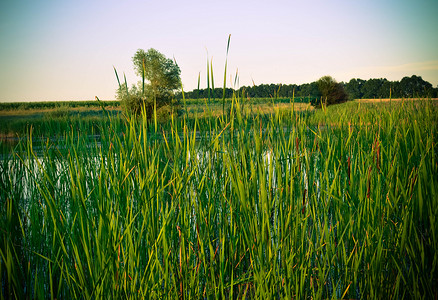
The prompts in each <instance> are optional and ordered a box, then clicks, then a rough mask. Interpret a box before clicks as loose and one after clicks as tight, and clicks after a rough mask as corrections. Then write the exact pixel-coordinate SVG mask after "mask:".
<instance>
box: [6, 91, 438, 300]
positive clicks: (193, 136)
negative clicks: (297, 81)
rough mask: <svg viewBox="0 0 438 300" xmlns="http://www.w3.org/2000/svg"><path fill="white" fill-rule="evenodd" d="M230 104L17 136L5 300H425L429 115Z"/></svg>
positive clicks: (432, 246) (9, 161) (435, 204)
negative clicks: (221, 109) (217, 109)
mask: <svg viewBox="0 0 438 300" xmlns="http://www.w3.org/2000/svg"><path fill="white" fill-rule="evenodd" d="M230 104H231V106H232V108H230V109H228V110H227V112H226V114H217V115H216V114H209V112H208V106H207V108H206V113H205V115H203V117H202V118H201V117H198V116H197V114H193V115H191V116H189V115H188V114H183V115H182V116H180V117H179V118H176V117H175V118H174V117H171V118H170V119H169V120H168V121H167V122H161V123H160V122H154V120H149V121H148V119H147V118H146V117H145V116H144V117H142V116H141V115H140V116H136V115H129V114H128V115H117V116H114V115H112V114H107V115H106V117H105V118H100V119H96V120H95V121H94V123H92V126H91V125H90V123H89V122H85V121H84V122H81V119H77V120H76V121H75V122H71V123H68V121H65V122H67V123H65V124H63V125H62V124H61V125H59V126H60V127H57V126H58V125H55V123H50V122H49V123H47V124H46V126H45V127H44V130H40V129H39V128H35V127H29V128H28V132H27V135H26V136H25V138H24V139H20V140H19V142H18V143H17V144H16V145H14V147H13V148H12V149H9V150H8V152H7V153H4V154H3V156H2V159H1V161H0V184H1V185H0V189H1V193H0V210H1V211H0V228H1V230H0V236H1V239H0V243H1V244H0V282H1V295H2V298H14V297H15V298H20V299H25V298H41V299H47V298H57V299H59V298H86V299H90V298H91V299H95V298H146V297H147V298H204V299H206V298H221V299H225V298H260V299H273V298H277V299H278V298H287V299H291V298H301V299H303V298H313V299H322V298H324V299H326V298H357V299H358V298H385V299H387V298H391V299H399V298H416V299H417V298H433V297H436V296H437V288H436V282H437V280H438V271H437V263H438V255H437V245H438V240H437V234H438V228H437V227H438V222H437V221H436V220H437V217H438V216H437V214H438V200H437V199H438V195H437V186H438V160H437V150H438V149H437V115H438V113H437V105H436V104H434V103H433V102H431V101H428V100H422V101H410V102H397V103H391V104H388V105H382V104H379V103H369V104H363V103H358V102H347V103H344V104H341V105H337V106H335V107H327V108H325V107H323V109H321V110H312V111H310V110H304V111H298V110H295V109H294V104H293V103H290V104H289V105H284V106H282V107H281V108H280V107H275V106H274V107H273V110H271V111H268V112H265V113H262V112H260V111H259V112H257V111H251V110H248V109H244V108H243V109H242V107H241V105H242V99H241V98H240V97H234V98H233V101H232V102H231V103H230ZM66 124H67V125H66ZM60 128H70V129H69V130H62V131H60ZM97 131H98V136H99V138H98V139H95V138H92V136H93V135H94V133H96V132H97ZM60 132H61V133H60ZM53 136H57V138H51V137H53Z"/></svg>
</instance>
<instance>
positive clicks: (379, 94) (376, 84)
mask: <svg viewBox="0 0 438 300" xmlns="http://www.w3.org/2000/svg"><path fill="white" fill-rule="evenodd" d="M340 84H341V85H342V86H343V87H344V89H345V92H346V93H347V95H348V99H349V100H354V99H374V98H376V99H378V98H389V97H390V96H391V97H392V98H416V97H425V98H429V97H430V98H437V97H438V87H435V88H434V87H433V86H432V84H431V83H429V82H427V81H425V80H423V79H422V78H421V76H416V75H413V76H411V77H404V78H403V79H402V80H400V81H389V80H387V79H386V78H380V79H369V80H363V79H356V78H354V79H351V80H350V81H349V82H348V83H344V82H340ZM233 92H238V94H239V95H241V94H242V92H244V93H245V96H246V97H250V98H291V97H292V96H293V95H295V97H297V98H298V97H299V98H303V97H309V98H314V99H319V98H321V96H322V94H321V91H320V88H319V87H318V81H314V82H311V83H305V84H301V85H297V84H260V85H253V86H243V87H241V88H239V89H238V90H233V89H231V88H227V89H225V97H226V98H231V97H232V95H233ZM184 96H185V98H187V99H198V98H208V89H195V90H193V91H189V92H185V93H184ZM222 96H223V89H222V88H215V89H214V90H213V89H211V88H210V97H211V98H222ZM176 97H177V99H182V93H181V92H179V93H177V94H176ZM307 99H308V98H307Z"/></svg>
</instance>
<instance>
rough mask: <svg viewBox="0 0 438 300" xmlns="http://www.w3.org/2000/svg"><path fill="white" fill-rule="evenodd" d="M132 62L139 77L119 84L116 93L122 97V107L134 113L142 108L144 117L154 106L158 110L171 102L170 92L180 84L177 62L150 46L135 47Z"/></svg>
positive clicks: (172, 94)
mask: <svg viewBox="0 0 438 300" xmlns="http://www.w3.org/2000/svg"><path fill="white" fill-rule="evenodd" d="M132 62H133V63H134V70H135V72H136V74H137V75H138V76H139V77H140V78H141V80H140V81H139V82H138V83H137V85H132V86H131V88H128V87H127V86H126V84H122V85H120V86H119V89H118V90H117V92H116V97H117V99H120V100H122V102H123V105H124V107H125V108H126V109H127V110H130V111H132V112H134V113H137V114H138V113H140V112H141V110H142V108H144V109H145V110H146V115H147V117H148V118H151V117H152V116H153V111H154V107H155V108H156V109H157V110H158V109H159V108H161V107H163V106H167V105H174V104H175V101H173V99H174V95H175V94H174V93H175V92H176V91H177V90H178V89H179V88H180V85H181V79H180V74H181V70H180V68H179V67H178V65H177V64H176V63H175V62H174V61H172V60H171V59H168V58H166V57H165V56H164V55H163V54H161V53H160V52H158V51H157V50H155V49H153V48H151V49H149V50H148V51H144V50H143V49H138V50H137V52H136V53H135V54H134V56H133V57H132Z"/></svg>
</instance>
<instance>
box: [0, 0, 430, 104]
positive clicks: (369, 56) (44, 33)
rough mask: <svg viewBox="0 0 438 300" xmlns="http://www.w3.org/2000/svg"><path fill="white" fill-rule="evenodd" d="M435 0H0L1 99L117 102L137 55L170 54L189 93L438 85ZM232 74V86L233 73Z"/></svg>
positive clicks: (132, 77) (132, 76) (132, 79)
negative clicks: (418, 79) (120, 78)
mask: <svg viewBox="0 0 438 300" xmlns="http://www.w3.org/2000/svg"><path fill="white" fill-rule="evenodd" d="M437 15H438V1H436V0H415V1H414V0H412V1H408V0H399V1H396V0H378V1H377V0H366V1H363V0H358V1H347V0H332V1H322V0H320V1H317V0H306V1H286V0H270V1H266V0H263V1H258V0H251V1H250V0H243V1H239V0H233V1H231V0H221V1H217V0H216V1H209V0H202V1H201V0H188V1H169V0H159V1H157V0H153V1H134V0H127V1H112V0H106V1H93V0H76V1H56V0H39V1H29V0H15V1H1V2H0V101H2V102H9V101H46V100H47V101H55V100H89V99H94V97H95V96H98V97H99V98H100V99H105V100H106V99H114V98H115V90H116V89H117V87H118V85H117V80H116V77H115V74H114V70H113V66H114V67H115V68H116V69H117V71H118V72H119V74H123V73H125V74H126V78H127V81H128V84H129V85H131V84H133V83H136V82H137V80H138V78H137V77H136V76H135V74H134V71H133V65H132V60H131V59H132V56H133V55H134V53H135V51H136V50H137V49H139V48H141V49H144V50H147V49H149V48H155V49H157V50H158V51H160V52H161V53H163V54H164V55H165V56H166V57H169V58H175V59H176V61H177V63H178V65H179V66H180V68H181V79H182V82H183V85H184V89H185V90H187V91H189V90H193V89H195V88H196V87H197V82H198V74H199V73H200V74H201V87H202V88H205V87H206V70H207V58H208V59H212V60H213V70H214V81H215V82H214V83H215V87H222V86H223V77H224V64H225V54H226V46H227V39H228V35H229V34H231V43H230V52H229V57H228V75H227V86H228V87H232V85H233V83H234V77H235V74H236V72H238V78H239V86H244V85H246V86H248V85H252V84H253V83H254V84H257V85H258V84H261V83H266V84H269V83H283V84H291V83H296V84H302V83H308V82H312V81H315V80H317V79H318V78H320V77H321V76H324V75H331V76H333V77H334V78H335V79H336V80H338V81H349V80H350V79H351V78H362V79H369V78H387V79H388V80H401V79H402V78H403V77H404V76H411V75H414V74H415V75H419V76H422V77H423V79H424V80H427V81H429V82H431V83H432V84H433V86H434V87H435V86H437V85H438V33H437V32H438V18H437ZM231 77H232V78H233V80H231V79H230V78H231Z"/></svg>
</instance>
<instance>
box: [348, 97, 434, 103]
mask: <svg viewBox="0 0 438 300" xmlns="http://www.w3.org/2000/svg"><path fill="white" fill-rule="evenodd" d="M423 100H425V99H424V98H394V99H389V98H386V99H358V100H356V101H358V102H361V103H380V102H390V101H394V102H403V101H423ZM428 100H431V101H437V100H438V98H430V99H428Z"/></svg>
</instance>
